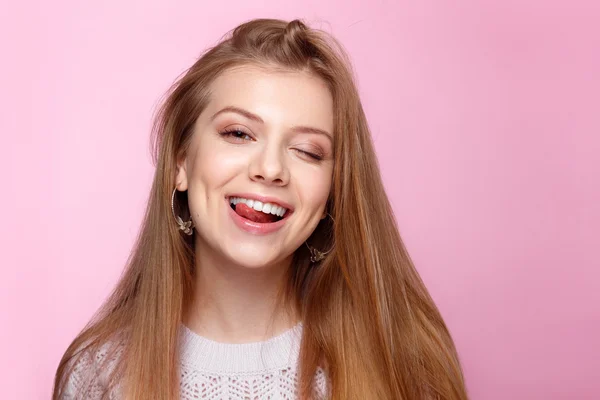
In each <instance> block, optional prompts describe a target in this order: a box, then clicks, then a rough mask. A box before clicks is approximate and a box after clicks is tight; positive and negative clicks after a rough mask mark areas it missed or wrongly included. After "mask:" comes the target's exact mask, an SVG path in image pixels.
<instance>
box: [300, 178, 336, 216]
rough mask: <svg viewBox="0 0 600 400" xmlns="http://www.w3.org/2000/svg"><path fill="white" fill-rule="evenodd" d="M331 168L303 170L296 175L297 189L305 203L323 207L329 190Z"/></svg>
mask: <svg viewBox="0 0 600 400" xmlns="http://www.w3.org/2000/svg"><path fill="white" fill-rule="evenodd" d="M331 173H332V171H331V169H330V168H323V169H321V170H315V171H303V173H301V174H300V175H301V176H299V177H298V180H297V182H298V186H299V187H298V189H299V192H300V194H301V196H302V197H303V199H304V202H305V203H306V205H308V206H310V207H312V208H315V209H317V208H320V207H324V206H325V203H326V202H327V198H328V197H329V192H330V190H331Z"/></svg>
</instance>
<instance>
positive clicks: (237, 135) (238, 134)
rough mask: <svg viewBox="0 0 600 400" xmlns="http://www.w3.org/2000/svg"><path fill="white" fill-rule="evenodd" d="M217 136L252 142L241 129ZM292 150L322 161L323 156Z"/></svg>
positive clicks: (224, 132) (227, 131)
mask: <svg viewBox="0 0 600 400" xmlns="http://www.w3.org/2000/svg"><path fill="white" fill-rule="evenodd" d="M219 134H220V135H221V136H224V137H227V136H230V137H233V138H234V139H237V140H241V141H244V140H248V139H244V138H243V137H244V136H247V137H249V138H250V139H251V140H252V136H250V135H249V134H247V133H246V132H244V131H243V130H241V129H229V130H225V131H223V132H220V133H219ZM294 150H296V151H297V152H299V153H302V154H304V155H306V156H308V157H310V158H312V159H313V160H315V161H322V160H323V156H321V155H319V154H315V153H310V152H308V151H304V150H300V149H294Z"/></svg>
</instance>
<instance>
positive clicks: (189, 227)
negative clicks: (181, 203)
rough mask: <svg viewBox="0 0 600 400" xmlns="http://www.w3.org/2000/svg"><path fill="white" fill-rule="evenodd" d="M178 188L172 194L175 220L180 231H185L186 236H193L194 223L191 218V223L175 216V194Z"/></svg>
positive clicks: (172, 210) (172, 209) (172, 208)
mask: <svg viewBox="0 0 600 400" xmlns="http://www.w3.org/2000/svg"><path fill="white" fill-rule="evenodd" d="M176 191H177V188H175V189H173V193H172V194H171V212H172V213H173V218H175V222H177V226H178V227H179V230H180V231H183V233H185V234H186V235H191V234H192V233H194V221H193V220H192V219H191V218H190V220H189V221H187V222H183V220H182V219H181V217H180V216H179V215H175V206H174V203H175V192H176Z"/></svg>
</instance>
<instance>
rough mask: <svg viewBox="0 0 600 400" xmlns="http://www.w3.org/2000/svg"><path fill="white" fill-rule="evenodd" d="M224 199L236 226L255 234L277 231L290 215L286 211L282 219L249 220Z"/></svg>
mask: <svg viewBox="0 0 600 400" xmlns="http://www.w3.org/2000/svg"><path fill="white" fill-rule="evenodd" d="M225 201H226V202H227V208H228V209H229V215H230V216H231V218H232V219H233V222H235V224H236V225H237V226H238V228H240V229H242V230H244V231H246V232H248V233H252V234H255V235H267V234H269V233H273V232H275V231H278V230H279V229H281V228H282V227H283V225H285V223H286V221H287V219H288V216H289V215H290V213H289V212H287V213H286V215H285V217H283V219H281V220H279V221H277V222H269V223H261V222H254V221H250V220H249V219H247V218H244V217H242V216H240V215H238V213H236V212H235V211H234V210H233V208H231V204H230V203H229V199H225Z"/></svg>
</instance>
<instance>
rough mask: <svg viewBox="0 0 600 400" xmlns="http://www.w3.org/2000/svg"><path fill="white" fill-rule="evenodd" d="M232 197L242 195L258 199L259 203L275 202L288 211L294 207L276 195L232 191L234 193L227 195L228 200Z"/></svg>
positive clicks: (246, 197) (245, 197)
mask: <svg viewBox="0 0 600 400" xmlns="http://www.w3.org/2000/svg"><path fill="white" fill-rule="evenodd" d="M232 197H243V198H244V199H250V200H258V201H260V202H261V203H271V204H276V205H278V206H281V207H284V208H287V209H288V211H294V207H292V205H291V204H289V203H286V202H285V201H283V200H281V199H278V198H277V197H273V196H263V195H260V194H255V193H234V194H230V195H228V196H227V199H228V200H229V199H230V198H232Z"/></svg>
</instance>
